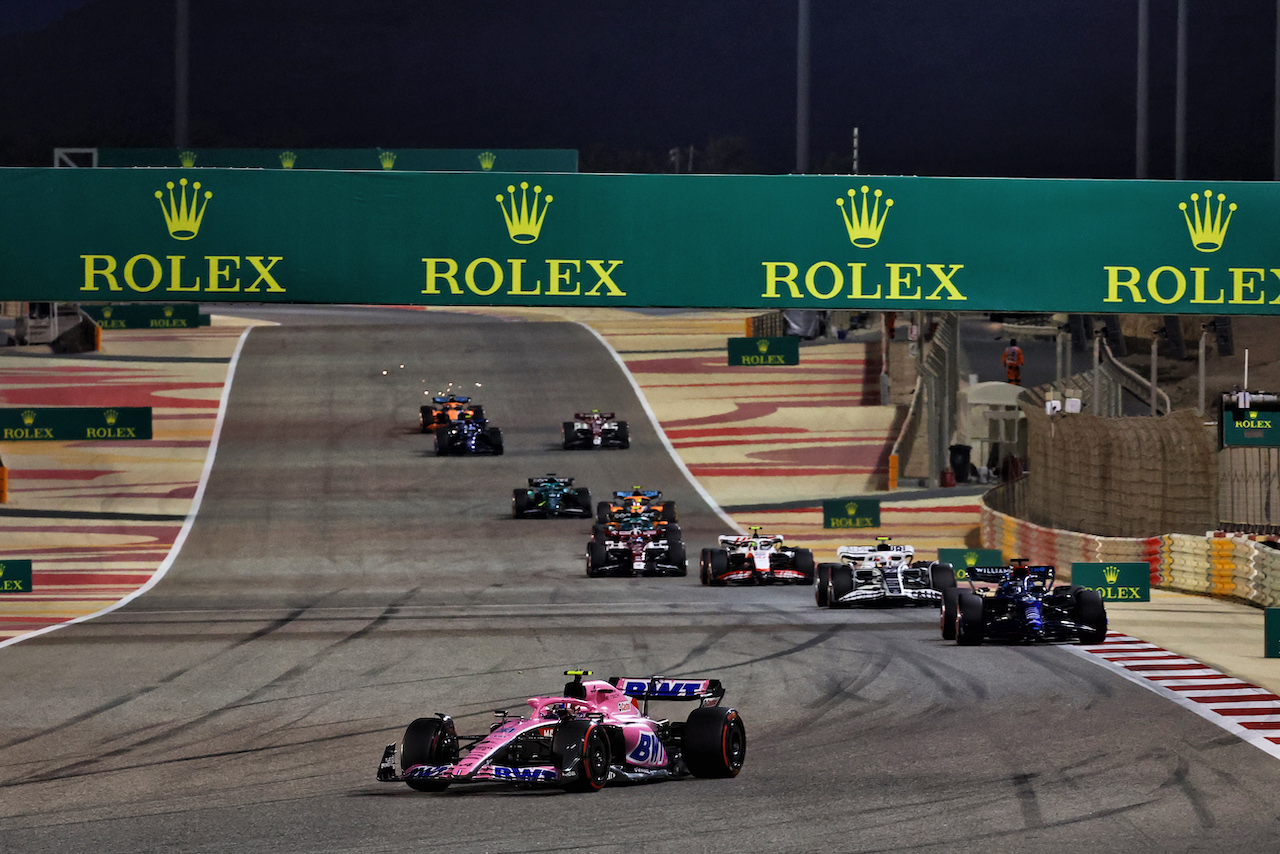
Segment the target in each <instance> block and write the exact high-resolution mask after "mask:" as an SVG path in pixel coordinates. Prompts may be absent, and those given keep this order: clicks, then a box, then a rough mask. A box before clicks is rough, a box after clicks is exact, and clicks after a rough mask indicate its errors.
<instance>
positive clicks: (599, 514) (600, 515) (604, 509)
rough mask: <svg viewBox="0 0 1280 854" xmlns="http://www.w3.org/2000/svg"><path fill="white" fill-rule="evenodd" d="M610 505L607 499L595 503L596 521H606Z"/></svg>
mask: <svg viewBox="0 0 1280 854" xmlns="http://www.w3.org/2000/svg"><path fill="white" fill-rule="evenodd" d="M612 506H613V505H612V504H610V503H609V502H608V501H601V502H600V503H599V504H597V505H596V521H597V522H601V523H604V522H608V521H609V508H610V507H612Z"/></svg>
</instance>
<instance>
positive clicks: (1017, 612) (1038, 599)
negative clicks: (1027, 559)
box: [933, 559, 1107, 646]
mask: <svg viewBox="0 0 1280 854" xmlns="http://www.w3.org/2000/svg"><path fill="white" fill-rule="evenodd" d="M943 566H945V565H944V564H943V565H938V566H937V567H935V569H934V573H933V584H934V587H936V588H938V589H939V590H941V591H942V614H941V625H942V638H943V640H954V641H955V642H956V643H958V644H963V645H966V646H972V645H976V644H980V643H982V642H983V641H984V640H991V641H1005V642H1012V643H1036V642H1056V643H1064V642H1069V641H1079V642H1080V643H1083V644H1097V643H1102V642H1103V641H1104V640H1106V637H1107V610H1106V605H1105V604H1104V603H1103V601H1102V597H1101V596H1099V595H1098V593H1097V591H1094V590H1090V589H1088V588H1087V587H1076V586H1073V585H1070V584H1067V585H1062V586H1058V587H1055V586H1054V568H1053V567H1052V566H1027V565H1026V564H1025V563H1024V562H1023V561H1022V559H1015V560H1014V562H1013V565H1012V566H975V567H969V568H967V569H966V570H965V574H966V576H967V579H966V580H967V581H968V588H967V589H966V588H962V587H958V586H957V585H956V579H955V573H954V572H950V571H949V570H950V568H949V567H948V568H947V569H942V567H943Z"/></svg>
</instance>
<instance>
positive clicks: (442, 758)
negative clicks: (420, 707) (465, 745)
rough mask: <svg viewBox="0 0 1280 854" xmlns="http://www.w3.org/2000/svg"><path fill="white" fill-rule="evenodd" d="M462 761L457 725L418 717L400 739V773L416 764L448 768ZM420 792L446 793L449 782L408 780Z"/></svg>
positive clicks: (408, 784) (406, 781)
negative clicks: (446, 766) (445, 766)
mask: <svg viewBox="0 0 1280 854" xmlns="http://www.w3.org/2000/svg"><path fill="white" fill-rule="evenodd" d="M457 761H458V736H457V734H456V733H454V731H453V724H452V723H449V722H446V721H443V720H441V719H440V718H418V719H417V720H416V721H414V722H413V723H411V724H409V727H408V729H406V730H405V731H404V738H402V739H401V740H400V773H401V774H403V773H404V772H405V771H407V770H408V769H410V768H412V767H413V766H415V765H448V764H450V763H452V762H457ZM404 782H405V784H406V785H407V786H408V787H409V788H410V789H413V790H414V791H418V792H442V791H444V790H445V789H447V788H449V781H448V780H405V781H404Z"/></svg>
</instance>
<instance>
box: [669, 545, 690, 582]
mask: <svg viewBox="0 0 1280 854" xmlns="http://www.w3.org/2000/svg"><path fill="white" fill-rule="evenodd" d="M667 562H668V563H670V564H673V565H674V566H675V568H676V569H675V572H674V573H673V574H674V575H680V576H684V575H688V574H689V559H688V557H686V556H685V553H684V543H673V544H671V545H670V546H668V547H667Z"/></svg>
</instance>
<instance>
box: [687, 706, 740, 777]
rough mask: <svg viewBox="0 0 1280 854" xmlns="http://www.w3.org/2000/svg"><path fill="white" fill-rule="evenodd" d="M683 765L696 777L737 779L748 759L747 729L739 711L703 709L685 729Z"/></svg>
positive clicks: (691, 716) (695, 713) (690, 719)
mask: <svg viewBox="0 0 1280 854" xmlns="http://www.w3.org/2000/svg"><path fill="white" fill-rule="evenodd" d="M683 756H684V765H685V767H686V768H688V769H689V773H690V774H692V775H693V776H695V777H736V776H738V772H739V771H741V770H742V763H743V761H744V760H745V759H746V758H747V729H746V727H745V726H743V724H742V716H741V715H739V714H738V710H737V709H729V708H725V707H724V706H702V707H700V708H697V709H694V710H693V711H692V712H690V713H689V718H688V720H687V721H685V725H684V745H683Z"/></svg>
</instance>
